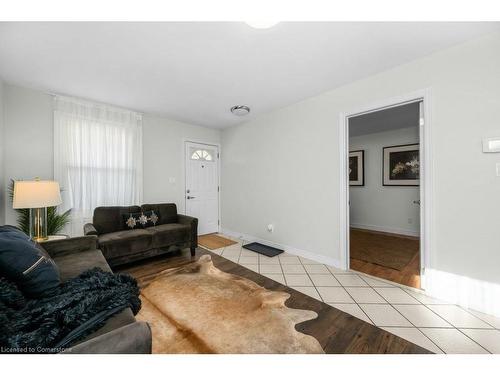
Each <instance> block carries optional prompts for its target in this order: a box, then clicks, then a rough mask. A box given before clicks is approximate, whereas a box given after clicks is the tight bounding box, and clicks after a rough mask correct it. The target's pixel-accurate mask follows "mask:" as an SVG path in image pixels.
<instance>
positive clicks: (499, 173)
mask: <svg viewBox="0 0 500 375" xmlns="http://www.w3.org/2000/svg"><path fill="white" fill-rule="evenodd" d="M497 177H500V163H497Z"/></svg>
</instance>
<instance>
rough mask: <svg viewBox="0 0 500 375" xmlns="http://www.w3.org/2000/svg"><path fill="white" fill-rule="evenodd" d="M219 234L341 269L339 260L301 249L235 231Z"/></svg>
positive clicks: (222, 229) (224, 231) (223, 230)
mask: <svg viewBox="0 0 500 375" xmlns="http://www.w3.org/2000/svg"><path fill="white" fill-rule="evenodd" d="M221 232H222V234H225V235H227V236H231V237H235V238H241V239H243V240H245V241H249V242H260V243H262V244H264V245H268V246H272V247H275V248H277V249H280V250H284V251H286V252H287V253H289V254H293V255H297V256H300V257H302V258H307V259H311V260H314V261H316V262H318V263H323V264H327V265H329V266H333V267H335V268H341V269H343V267H341V263H340V260H339V259H335V258H332V257H328V256H325V255H321V254H316V253H313V252H310V251H306V250H302V249H297V248H295V247H293V246H289V245H284V244H281V243H277V242H272V241H268V240H264V239H262V238H258V237H255V236H252V235H250V234H246V233H240V232H235V231H232V230H230V229H227V228H222V227H221Z"/></svg>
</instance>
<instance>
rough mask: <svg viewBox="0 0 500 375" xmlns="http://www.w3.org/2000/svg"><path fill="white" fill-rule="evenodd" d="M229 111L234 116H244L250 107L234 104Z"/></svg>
mask: <svg viewBox="0 0 500 375" xmlns="http://www.w3.org/2000/svg"><path fill="white" fill-rule="evenodd" d="M231 113H232V114H233V115H236V116H246V115H248V114H249V113H250V108H249V107H247V106H246V105H235V106H234V107H231Z"/></svg>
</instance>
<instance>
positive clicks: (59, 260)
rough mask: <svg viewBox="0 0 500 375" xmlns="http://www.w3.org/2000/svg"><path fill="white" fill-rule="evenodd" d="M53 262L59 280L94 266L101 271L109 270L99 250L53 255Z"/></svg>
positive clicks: (76, 274) (74, 275)
mask: <svg viewBox="0 0 500 375" xmlns="http://www.w3.org/2000/svg"><path fill="white" fill-rule="evenodd" d="M54 262H56V264H57V266H58V267H59V272H60V274H61V281H65V280H67V279H70V278H72V277H76V276H78V275H80V274H81V273H82V272H84V271H87V270H88V269H90V268H94V267H98V268H100V269H101V270H103V271H108V272H110V271H111V268H109V265H108V263H107V262H106V259H104V256H103V255H102V253H101V251H100V250H85V251H79V252H77V253H74V254H66V255H62V256H58V257H54Z"/></svg>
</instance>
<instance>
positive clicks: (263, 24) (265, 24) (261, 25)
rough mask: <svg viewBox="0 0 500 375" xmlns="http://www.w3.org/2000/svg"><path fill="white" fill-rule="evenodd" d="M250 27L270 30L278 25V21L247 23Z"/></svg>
mask: <svg viewBox="0 0 500 375" xmlns="http://www.w3.org/2000/svg"><path fill="white" fill-rule="evenodd" d="M245 23H246V24H247V25H248V26H250V27H253V28H254V29H269V28H271V27H273V26H274V25H276V24H278V22H277V21H271V20H253V21H246V22H245Z"/></svg>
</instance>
